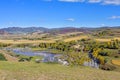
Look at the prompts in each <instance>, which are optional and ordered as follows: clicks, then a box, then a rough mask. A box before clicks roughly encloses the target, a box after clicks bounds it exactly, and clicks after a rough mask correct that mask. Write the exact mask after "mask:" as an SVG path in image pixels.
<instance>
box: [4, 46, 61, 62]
mask: <svg viewBox="0 0 120 80" xmlns="http://www.w3.org/2000/svg"><path fill="white" fill-rule="evenodd" d="M6 50H9V51H12V52H14V53H15V54H21V55H26V56H42V57H43V60H42V61H43V62H56V61H57V60H58V57H60V56H61V55H60V54H53V53H50V52H46V51H32V50H31V49H30V48H6Z"/></svg>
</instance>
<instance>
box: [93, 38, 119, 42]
mask: <svg viewBox="0 0 120 80" xmlns="http://www.w3.org/2000/svg"><path fill="white" fill-rule="evenodd" d="M115 39H118V40H120V38H119V37H115V38H111V39H99V38H97V39H95V40H96V41H100V42H108V41H111V40H115Z"/></svg>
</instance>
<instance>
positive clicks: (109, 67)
mask: <svg viewBox="0 0 120 80" xmlns="http://www.w3.org/2000/svg"><path fill="white" fill-rule="evenodd" d="M100 69H102V70H107V71H112V70H114V69H116V67H115V66H113V65H110V64H104V65H100Z"/></svg>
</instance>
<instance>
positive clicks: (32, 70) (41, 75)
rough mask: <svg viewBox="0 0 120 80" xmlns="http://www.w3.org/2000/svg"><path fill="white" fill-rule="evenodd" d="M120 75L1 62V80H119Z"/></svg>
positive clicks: (94, 70) (61, 66)
mask: <svg viewBox="0 0 120 80" xmlns="http://www.w3.org/2000/svg"><path fill="white" fill-rule="evenodd" d="M119 79H120V73H119V72H115V71H103V70H99V69H94V68H90V67H83V66H74V67H71V66H63V65H59V64H49V63H39V64H37V63H34V62H21V63H20V62H9V61H0V80H119Z"/></svg>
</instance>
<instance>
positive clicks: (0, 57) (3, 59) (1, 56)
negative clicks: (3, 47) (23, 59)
mask: <svg viewBox="0 0 120 80" xmlns="http://www.w3.org/2000/svg"><path fill="white" fill-rule="evenodd" d="M0 60H1V61H7V59H6V58H5V57H4V55H3V54H1V53H0Z"/></svg>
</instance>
